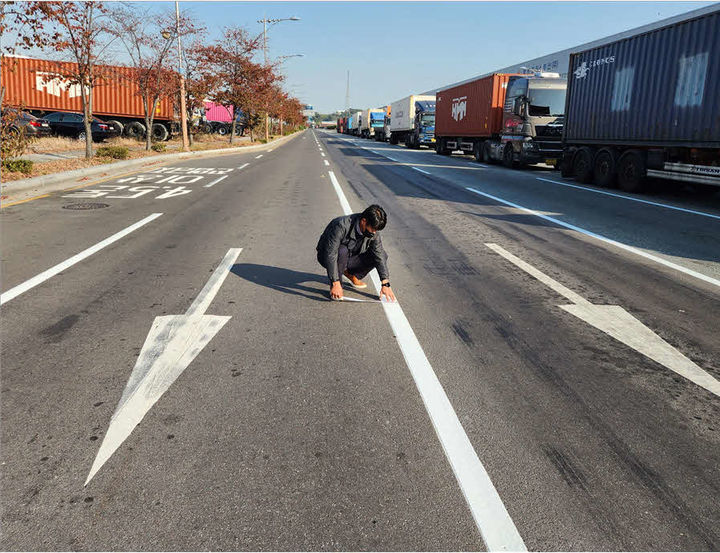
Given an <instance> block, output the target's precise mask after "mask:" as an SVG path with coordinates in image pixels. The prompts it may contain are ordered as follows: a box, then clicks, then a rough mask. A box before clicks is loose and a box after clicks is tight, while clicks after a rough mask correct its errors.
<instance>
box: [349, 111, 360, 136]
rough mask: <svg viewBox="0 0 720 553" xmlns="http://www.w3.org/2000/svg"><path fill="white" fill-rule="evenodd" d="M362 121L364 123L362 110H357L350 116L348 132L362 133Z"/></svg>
mask: <svg viewBox="0 0 720 553" xmlns="http://www.w3.org/2000/svg"><path fill="white" fill-rule="evenodd" d="M361 123H362V112H361V111H356V112H355V113H352V114H350V116H349V117H348V124H347V133H346V134H351V135H353V136H358V135H359V134H360V124H361Z"/></svg>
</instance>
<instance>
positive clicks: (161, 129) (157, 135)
mask: <svg viewBox="0 0 720 553" xmlns="http://www.w3.org/2000/svg"><path fill="white" fill-rule="evenodd" d="M168 136H170V133H169V132H168V130H167V128H165V125H161V124H160V123H153V126H152V138H153V141H154V142H164V141H166V140H167V139H168Z"/></svg>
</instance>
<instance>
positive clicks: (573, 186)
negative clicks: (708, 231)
mask: <svg viewBox="0 0 720 553" xmlns="http://www.w3.org/2000/svg"><path fill="white" fill-rule="evenodd" d="M535 178H536V179H537V180H541V181H545V182H551V183H553V184H559V185H560V186H567V187H569V188H578V189H580V190H587V191H588V192H594V193H595V194H603V195H604V196H612V197H614V198H622V199H623V200H630V201H631V202H638V203H641V204H648V205H654V206H657V207H664V208H666V209H674V210H675V211H682V212H684V213H692V214H693V215H701V216H703V217H710V218H711V219H720V215H713V214H712V213H706V212H704V211H695V210H694V209H687V208H684V207H678V206H675V205H669V204H662V203H659V202H651V201H650V200H643V199H641V198H633V197H632V196H626V195H624V194H616V193H615V192H607V191H605V190H597V189H595V188H590V187H588V186H579V185H577V184H570V183H569V182H561V181H556V180H552V179H545V178H542V177H535Z"/></svg>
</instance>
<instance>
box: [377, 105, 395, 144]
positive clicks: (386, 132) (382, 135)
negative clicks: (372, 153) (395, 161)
mask: <svg viewBox="0 0 720 553" xmlns="http://www.w3.org/2000/svg"><path fill="white" fill-rule="evenodd" d="M391 113H392V106H385V112H384V116H383V125H382V127H378V128H377V129H375V140H377V141H378V142H387V141H388V140H389V138H390V114H391Z"/></svg>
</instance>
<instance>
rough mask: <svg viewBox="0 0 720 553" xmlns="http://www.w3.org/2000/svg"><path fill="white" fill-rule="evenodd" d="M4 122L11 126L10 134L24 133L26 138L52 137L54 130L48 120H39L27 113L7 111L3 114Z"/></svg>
mask: <svg viewBox="0 0 720 553" xmlns="http://www.w3.org/2000/svg"><path fill="white" fill-rule="evenodd" d="M2 117H3V120H4V122H7V124H8V125H9V126H10V132H24V133H25V134H26V136H34V137H35V136H36V137H40V136H50V135H51V134H52V129H51V128H50V123H48V121H47V120H46V119H39V118H37V117H35V116H34V115H31V114H30V113H28V112H26V111H17V110H15V109H6V110H4V111H3V114H2Z"/></svg>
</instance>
